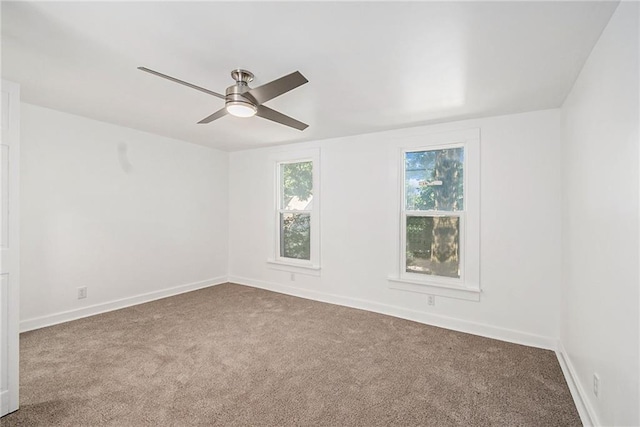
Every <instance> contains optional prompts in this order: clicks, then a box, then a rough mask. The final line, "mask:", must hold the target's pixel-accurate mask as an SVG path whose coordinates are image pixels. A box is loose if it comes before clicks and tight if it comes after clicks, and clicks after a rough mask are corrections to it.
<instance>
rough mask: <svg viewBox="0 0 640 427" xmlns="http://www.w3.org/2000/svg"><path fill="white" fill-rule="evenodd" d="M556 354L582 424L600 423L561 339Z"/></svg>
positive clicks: (596, 424) (593, 424)
mask: <svg viewBox="0 0 640 427" xmlns="http://www.w3.org/2000/svg"><path fill="white" fill-rule="evenodd" d="M556 356H557V357H558V362H559V363H560V368H561V369H562V373H563V374H564V377H565V379H566V380H567V385H568V386H569V391H570V392H571V396H572V397H573V401H574V402H575V404H576V409H578V414H579V415H580V420H581V421H582V424H583V425H585V426H599V425H601V424H600V421H599V420H598V416H597V415H596V413H595V411H594V410H593V407H592V406H591V403H590V402H589V399H587V394H586V392H585V390H584V388H583V387H582V384H581V383H580V381H579V379H578V375H577V374H576V370H575V368H574V367H573V363H571V358H570V357H569V355H568V354H567V351H566V350H565V348H564V345H563V344H562V341H558V347H557V349H556Z"/></svg>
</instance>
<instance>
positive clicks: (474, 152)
mask: <svg viewBox="0 0 640 427" xmlns="http://www.w3.org/2000/svg"><path fill="white" fill-rule="evenodd" d="M479 144H480V132H479V129H470V130H465V131H452V132H442V133H437V134H424V135H415V136H412V137H410V138H406V139H404V140H403V141H401V146H400V147H399V149H398V154H399V156H398V157H399V161H398V163H397V164H398V168H399V169H398V180H399V185H398V192H399V193H398V197H397V198H396V200H398V203H399V206H398V216H399V224H398V227H397V230H398V232H397V240H396V241H397V242H398V243H397V245H398V246H397V256H396V265H397V267H396V268H397V270H396V273H395V274H394V275H393V276H391V277H390V278H389V282H390V287H391V288H393V289H399V290H405V291H412V292H418V293H425V294H430V295H440V296H445V297H452V298H460V299H465V300H472V301H478V300H479V297H480V292H481V288H480V203H479V193H480V183H479V181H480V149H479ZM459 147H463V148H464V164H463V189H464V190H463V191H464V203H463V209H461V210H459V211H442V210H409V209H407V206H406V188H405V183H406V181H405V177H406V170H405V156H406V154H407V153H411V152H420V151H434V150H442V149H449V148H459ZM438 216H455V217H458V218H459V234H458V252H459V268H460V277H459V278H454V277H446V276H438V275H428V274H420V273H414V272H407V271H406V270H407V256H406V248H407V218H408V217H438Z"/></svg>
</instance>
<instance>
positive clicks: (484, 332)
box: [229, 276, 557, 351]
mask: <svg viewBox="0 0 640 427" xmlns="http://www.w3.org/2000/svg"><path fill="white" fill-rule="evenodd" d="M229 282H231V283H236V284H239V285H245V286H251V287H254V288H260V289H265V290H269V291H273V292H278V293H282V294H286V295H292V296H296V297H300V298H306V299H311V300H315V301H321V302H327V303H331V304H337V305H342V306H346V307H352V308H358V309H361V310H367V311H372V312H375V313H380V314H386V315H389V316H394V317H399V318H401V319H406V320H412V321H414V322H419V323H424V324H427V325H432V326H438V327H441V328H445V329H451V330H454V331H458V332H465V333H469V334H473V335H480V336H483V337H487V338H493V339H497V340H500V341H507V342H511V343H515V344H522V345H527V346H531V347H538V348H543V349H545V350H554V351H555V350H556V346H557V340H556V339H555V338H549V337H544V336H540V335H534V334H529V333H526V332H521V331H516V330H512V329H506V328H499V327H495V326H491V325H486V324H482V323H477V322H470V321H468V320H461V319H456V318H453V317H447V316H441V315H436V314H431V313H425V312H421V311H415V310H410V309H407V308H403V307H398V306H394V305H388V304H382V303H378V302H374V301H368V300H364V299H358V298H350V297H345V296H341V295H335V294H329V293H325V292H318V291H314V290H309V289H302V288H296V287H292V286H286V285H281V284H279V283H272V282H265V281H261V280H254V279H249V278H246V277H238V276H230V277H229Z"/></svg>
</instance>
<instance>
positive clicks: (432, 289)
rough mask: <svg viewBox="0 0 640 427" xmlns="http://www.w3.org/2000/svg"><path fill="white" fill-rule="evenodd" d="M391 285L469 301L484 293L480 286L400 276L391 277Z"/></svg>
mask: <svg viewBox="0 0 640 427" xmlns="http://www.w3.org/2000/svg"><path fill="white" fill-rule="evenodd" d="M389 287H390V288H391V289H398V290H401V291H408V292H417V293H420V294H428V295H437V296H442V297H448V298H456V299H462V300H467V301H480V294H481V293H482V291H481V290H480V289H478V288H466V287H461V286H454V285H445V284H440V283H433V282H420V281H418V280H410V279H403V278H400V277H389Z"/></svg>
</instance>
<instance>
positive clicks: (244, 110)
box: [226, 101, 258, 117]
mask: <svg viewBox="0 0 640 427" xmlns="http://www.w3.org/2000/svg"><path fill="white" fill-rule="evenodd" d="M226 108H227V112H228V113H229V114H231V115H232V116H236V117H252V116H255V115H256V112H257V111H258V109H257V108H256V106H255V105H253V104H249V103H248V102H242V101H229V102H227V104H226Z"/></svg>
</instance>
